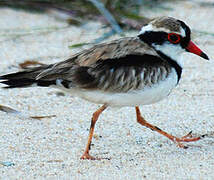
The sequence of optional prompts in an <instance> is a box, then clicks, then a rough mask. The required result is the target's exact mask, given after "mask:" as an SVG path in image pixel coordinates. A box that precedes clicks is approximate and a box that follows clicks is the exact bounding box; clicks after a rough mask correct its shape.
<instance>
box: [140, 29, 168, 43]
mask: <svg viewBox="0 0 214 180" xmlns="http://www.w3.org/2000/svg"><path fill="white" fill-rule="evenodd" d="M138 37H139V38H140V40H142V41H144V42H146V43H147V44H149V45H151V44H153V43H155V44H158V45H161V44H163V43H164V42H166V41H167V40H168V38H167V37H168V34H167V33H165V32H159V31H158V32H153V31H147V32H145V33H144V34H140V35H138Z"/></svg>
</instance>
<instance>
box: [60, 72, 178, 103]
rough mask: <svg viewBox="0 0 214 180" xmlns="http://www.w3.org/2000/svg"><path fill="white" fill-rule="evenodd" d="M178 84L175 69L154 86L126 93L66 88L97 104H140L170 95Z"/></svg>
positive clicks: (156, 100) (153, 101) (73, 93)
mask: <svg viewBox="0 0 214 180" xmlns="http://www.w3.org/2000/svg"><path fill="white" fill-rule="evenodd" d="M176 84H177V74H176V72H175V70H174V69H173V70H172V72H171V73H170V75H169V76H168V78H167V79H165V80H164V81H160V82H159V83H158V84H155V85H153V86H152V87H147V88H144V89H142V90H135V91H129V92H126V93H111V92H103V91H99V90H93V91H87V90H81V89H64V88H63V90H66V91H67V92H69V93H71V94H72V95H76V96H79V97H81V98H83V99H86V100H88V101H91V102H94V103H97V104H106V105H108V106H120V107H122V106H139V105H146V104H152V103H155V102H158V101H160V100H162V99H163V98H165V97H166V96H168V95H169V94H170V92H171V90H172V89H173V88H174V87H175V86H176Z"/></svg>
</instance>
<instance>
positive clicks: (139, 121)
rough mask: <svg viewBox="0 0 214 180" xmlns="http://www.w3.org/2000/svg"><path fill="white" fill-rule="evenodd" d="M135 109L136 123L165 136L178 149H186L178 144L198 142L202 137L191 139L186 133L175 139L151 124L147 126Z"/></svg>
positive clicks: (137, 109) (138, 111)
mask: <svg viewBox="0 0 214 180" xmlns="http://www.w3.org/2000/svg"><path fill="white" fill-rule="evenodd" d="M135 109H136V115H137V122H138V123H140V124H141V125H142V126H146V127H147V128H149V129H151V130H152V131H157V132H158V133H160V134H162V135H164V136H166V137H167V138H169V139H170V140H172V141H173V142H175V143H177V145H178V146H179V147H182V148H187V147H186V146H184V145H183V144H181V143H180V142H192V141H198V140H199V139H201V138H202V137H204V136H200V137H194V138H193V137H192V135H191V133H192V132H190V133H188V134H187V135H185V136H183V137H181V138H177V137H175V136H173V135H171V134H168V133H167V132H165V131H163V130H161V129H160V128H158V127H157V126H154V125H152V124H149V123H148V122H147V121H146V120H145V119H144V118H143V117H142V116H141V113H140V109H139V107H138V106H136V107H135Z"/></svg>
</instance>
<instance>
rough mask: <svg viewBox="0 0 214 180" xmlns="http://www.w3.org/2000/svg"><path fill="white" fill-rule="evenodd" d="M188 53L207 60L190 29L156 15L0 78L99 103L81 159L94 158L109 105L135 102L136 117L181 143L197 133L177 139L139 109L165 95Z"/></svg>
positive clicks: (18, 85) (176, 80) (15, 84)
mask: <svg viewBox="0 0 214 180" xmlns="http://www.w3.org/2000/svg"><path fill="white" fill-rule="evenodd" d="M183 52H191V53H194V54H196V55H198V56H201V57H202V58H204V59H207V60H208V59H209V58H208V56H207V55H206V54H205V53H204V52H202V51H201V50H200V49H199V48H198V47H197V46H196V45H195V44H194V43H193V42H192V41H191V31H190V28H189V27H188V26H187V25H186V24H185V23H184V22H183V21H180V20H177V19H175V18H172V17H159V18H156V19H154V20H152V21H151V22H150V23H149V24H148V25H145V26H143V27H142V29H141V31H140V33H139V34H138V35H137V36H136V37H125V38H121V39H118V40H113V41H111V42H108V43H103V44H99V45H95V46H94V47H92V48H90V49H87V50H83V51H81V52H80V53H77V54H75V55H73V56H72V57H71V58H69V59H67V60H65V61H62V62H59V63H55V64H51V65H42V66H41V67H36V68H32V69H27V70H24V71H21V72H16V73H12V74H6V75H3V76H1V77H0V80H1V83H3V84H6V85H8V86H7V87H6V88H22V87H32V86H33V87H35V86H36V85H37V86H44V87H56V88H60V89H62V90H64V91H67V92H69V93H71V94H72V95H75V96H79V97H81V98H83V99H86V100H88V101H91V102H93V103H97V104H102V106H101V107H100V108H99V109H98V110H97V111H96V112H94V114H93V116H92V120H91V126H90V132H89V137H88V143H87V145H86V149H85V151H84V153H83V155H82V157H81V159H91V160H93V159H96V158H94V157H93V156H91V155H90V154H89V150H90V145H91V141H92V137H93V132H94V127H95V123H96V121H97V120H98V117H99V115H100V114H101V113H102V112H103V111H104V110H105V109H106V108H107V107H109V106H116V107H124V106H133V107H135V109H136V116H137V122H138V123H140V124H141V125H143V126H146V127H148V128H150V129H151V130H153V131H157V132H158V133H160V134H162V135H164V136H166V137H167V138H169V139H170V140H172V141H173V142H175V143H176V144H177V145H178V146H179V147H185V146H184V145H183V144H181V142H190V141H197V140H199V139H200V138H201V137H192V136H191V134H190V133H189V134H187V135H186V136H183V137H181V138H178V137H175V136H173V135H171V134H168V133H166V132H165V131H163V130H161V129H160V128H158V127H156V126H154V125H152V124H149V123H148V122H147V121H146V120H145V119H144V118H143V117H142V116H141V113H140V110H139V107H138V106H140V105H146V104H152V103H155V102H158V101H160V100H162V99H163V98H165V97H167V96H168V95H169V94H170V92H171V91H172V89H173V88H174V87H176V85H177V84H178V83H179V80H180V78H181V73H182V68H183V66H182V61H181V58H180V57H181V54H182V53H183Z"/></svg>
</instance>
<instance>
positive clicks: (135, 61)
mask: <svg viewBox="0 0 214 180" xmlns="http://www.w3.org/2000/svg"><path fill="white" fill-rule="evenodd" d="M170 71H171V68H170V66H169V64H168V63H167V62H165V61H164V60H163V59H161V58H160V56H159V55H158V54H157V53H156V52H155V51H154V50H153V49H152V48H150V47H149V46H148V45H146V44H144V43H143V42H142V41H140V40H139V39H138V38H136V37H130V38H121V39H119V40H114V41H111V42H109V43H103V44H99V45H96V46H94V47H92V48H90V49H88V50H84V51H81V52H80V53H77V54H75V55H74V56H72V57H71V58H69V59H68V60H66V61H62V62H60V63H56V64H52V65H49V66H41V67H39V68H35V69H31V70H28V71H24V72H18V73H14V74H10V75H7V76H4V77H2V79H5V81H4V82H3V83H4V84H7V85H9V87H25V86H26V87H28V86H30V85H32V84H37V85H39V86H50V85H57V86H63V87H65V88H83V89H99V90H102V91H108V92H127V91H129V90H133V89H138V88H143V87H144V86H151V85H152V84H155V83H157V82H158V81H160V80H163V79H165V78H166V77H167V76H168V74H169V73H170Z"/></svg>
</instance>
